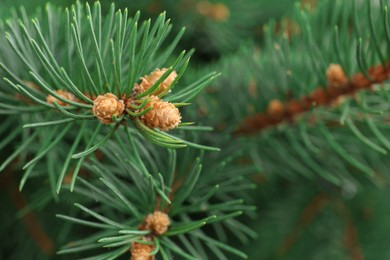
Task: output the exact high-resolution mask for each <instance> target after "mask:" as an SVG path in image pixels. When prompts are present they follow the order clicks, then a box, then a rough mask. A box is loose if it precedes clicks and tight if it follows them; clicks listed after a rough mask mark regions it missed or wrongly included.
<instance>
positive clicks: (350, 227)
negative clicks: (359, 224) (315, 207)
mask: <svg viewBox="0 0 390 260" xmlns="http://www.w3.org/2000/svg"><path fill="white" fill-rule="evenodd" d="M335 211H336V212H337V213H338V214H339V215H340V217H341V218H342V219H343V220H344V223H345V228H344V237H343V244H344V246H345V248H346V250H347V252H348V253H349V259H351V260H363V259H364V254H363V250H362V249H361V247H360V245H359V241H358V234H357V229H356V226H355V225H354V223H353V220H352V218H351V215H350V213H349V211H348V208H347V206H346V205H345V204H344V202H343V201H342V200H338V201H337V202H336V203H335Z"/></svg>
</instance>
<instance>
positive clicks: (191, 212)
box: [0, 0, 390, 259]
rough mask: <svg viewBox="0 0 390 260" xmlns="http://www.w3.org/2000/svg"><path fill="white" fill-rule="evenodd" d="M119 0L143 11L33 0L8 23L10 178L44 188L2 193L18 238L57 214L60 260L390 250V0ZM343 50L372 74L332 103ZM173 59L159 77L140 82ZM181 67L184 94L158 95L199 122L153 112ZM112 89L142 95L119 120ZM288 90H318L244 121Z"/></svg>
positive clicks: (350, 66) (3, 104)
mask: <svg viewBox="0 0 390 260" xmlns="http://www.w3.org/2000/svg"><path fill="white" fill-rule="evenodd" d="M117 2H118V3H117V5H116V6H119V7H121V8H122V7H123V8H124V7H128V8H129V9H128V10H129V11H127V9H124V10H123V11H116V10H115V7H114V5H110V4H109V2H103V3H102V4H100V3H99V2H96V3H91V2H89V4H91V6H90V5H89V4H86V5H84V4H81V3H79V2H77V3H75V4H74V5H73V6H72V7H70V8H65V9H63V8H61V7H53V6H52V5H47V6H46V7H45V9H38V11H37V12H36V13H35V14H34V12H33V10H30V8H29V6H28V5H27V6H26V8H27V10H28V11H26V9H24V8H21V9H20V10H19V11H11V12H10V13H9V14H6V15H4V16H5V17H10V18H8V19H7V20H4V21H0V31H1V32H2V33H3V34H5V37H2V38H0V74H1V76H2V78H4V80H2V81H0V114H1V117H2V119H3V120H2V122H3V123H2V124H1V125H0V135H1V136H2V140H1V142H0V151H1V152H2V153H1V154H0V156H1V158H2V159H1V165H0V171H1V172H2V173H1V174H3V175H4V176H5V177H2V176H1V177H0V178H1V179H0V181H1V183H3V180H8V179H7V178H10V179H11V180H13V178H14V177H9V176H11V174H10V173H12V175H13V173H15V175H16V176H17V177H18V178H19V177H20V183H19V190H21V189H22V188H23V193H20V194H22V195H23V194H25V195H28V196H29V197H28V200H27V201H28V204H27V206H26V207H25V208H23V209H21V208H22V207H21V206H20V205H16V209H9V208H8V206H9V205H12V204H13V203H10V202H9V199H8V200H7V196H4V194H2V196H1V197H0V199H1V200H5V201H7V203H6V205H7V210H6V211H4V213H2V214H0V221H1V222H2V223H4V225H2V226H1V227H2V229H1V232H0V233H1V235H0V238H1V239H2V240H4V241H5V242H4V244H3V246H2V247H3V248H5V249H6V251H9V250H10V248H12V247H13V245H14V244H15V243H20V241H21V239H22V238H24V237H30V236H31V237H33V238H34V235H31V234H30V233H31V231H29V230H28V228H27V232H26V230H24V229H23V228H20V225H19V226H18V227H17V228H15V229H14V230H13V232H11V233H10V232H8V231H7V230H10V229H12V226H13V225H15V223H17V222H21V223H23V222H25V218H24V216H25V215H26V214H28V213H30V212H32V213H34V212H37V211H40V213H39V216H38V218H39V220H40V221H41V222H42V221H43V226H44V229H48V230H49V231H48V233H49V235H50V237H52V239H53V240H54V244H55V245H54V246H55V249H56V250H58V251H57V253H58V255H56V256H55V258H56V259H57V258H58V259H67V258H69V257H70V258H86V259H114V258H121V259H122V258H123V259H124V258H128V255H129V253H130V251H131V247H132V245H133V244H134V243H149V244H150V243H151V244H152V245H153V249H154V250H153V252H152V255H156V258H157V259H173V258H178V259H237V258H249V259H275V258H277V259H300V258H303V257H305V258H310V259H345V258H351V259H359V257H360V258H361V256H365V257H367V258H373V259H376V258H378V259H386V258H388V250H387V244H386V241H387V240H388V239H387V237H388V228H387V227H388V210H387V208H388V207H387V202H386V198H387V193H388V180H389V178H388V173H387V172H388V168H389V165H388V161H389V160H388V156H389V150H390V141H389V140H388V138H387V135H388V134H389V126H388V116H389V113H388V111H389V105H388V104H389V101H390V98H389V93H388V90H389V83H388V77H389V73H388V72H387V71H386V73H385V74H386V75H385V77H384V78H380V79H379V80H378V79H374V80H375V82H370V80H373V79H372V78H370V77H371V76H370V75H373V74H372V71H373V70H374V69H376V70H380V69H383V68H385V69H386V70H388V66H389V65H388V64H389V53H390V52H389V50H390V31H389V14H388V5H389V1H385V0H383V1H376V0H372V1H371V0H370V1H357V0H356V1H354V0H351V1H341V0H326V1H314V2H317V3H316V4H313V6H312V7H307V6H306V5H304V4H302V3H298V1H273V2H272V3H271V2H270V1H263V0H261V1H255V0H253V1H252V0H247V1H236V0H221V1H210V2H206V1H188V0H181V1H176V2H175V3H173V2H172V1H169V0H166V1H165V0H162V1H152V0H150V1H142V3H137V2H138V1H130V2H129V3H125V2H123V1H117ZM301 2H307V1H301ZM294 3H295V7H294V8H292V6H293V4H294ZM3 4H4V5H1V3H0V6H7V8H8V7H9V5H10V3H9V2H5V3H3ZM63 4H64V6H66V5H67V4H69V3H67V2H66V1H64V2H62V3H58V5H59V6H61V5H63ZM205 7H207V8H206V9H205ZM137 9H142V16H141V12H137V11H136V10H137ZM1 10H4V9H1ZM163 11H166V13H167V15H166V14H165V12H163ZM161 12H163V13H161ZM31 14H34V16H31ZM0 15H1V14H0ZM144 16H152V17H155V18H154V19H153V20H154V21H153V22H152V20H146V21H144V22H141V20H142V19H143V18H144ZM166 16H167V17H170V18H172V20H173V22H174V23H175V25H179V26H177V27H172V26H171V25H170V20H169V19H168V20H167V19H166ZM31 17H33V19H31ZM141 17H142V19H141ZM181 26H186V30H187V33H186V34H184V29H180V28H181ZM181 38H183V39H181ZM177 46H179V47H180V48H182V49H190V51H182V52H176V47H177ZM187 46H190V47H189V48H187ZM194 46H195V47H196V48H197V54H198V55H197V56H195V57H196V59H194V60H193V61H192V62H191V63H190V62H189V59H190V57H191V56H192V55H193V53H194V50H192V49H191V48H192V47H194ZM216 58H220V59H219V60H216V61H214V59H216ZM330 64H339V65H340V66H341V67H342V69H343V70H344V71H345V73H346V74H347V76H348V78H349V80H350V82H353V83H351V84H355V83H356V82H358V80H356V78H359V77H360V81H365V80H366V79H365V78H364V77H367V78H368V81H367V82H368V83H367V84H366V85H367V86H366V88H365V89H356V91H355V90H354V91H351V92H350V93H348V95H339V97H342V98H340V99H338V100H334V101H335V102H328V103H326V104H322V103H320V102H316V100H318V99H315V98H313V96H314V95H315V93H318V91H324V92H326V93H327V91H328V90H329V88H330V87H331V86H330V85H331V84H330V82H329V79H328V78H327V76H326V71H327V69H328V68H329V65H330ZM163 67H165V68H167V71H166V72H165V73H164V75H163V76H162V77H161V78H160V79H159V80H158V81H157V82H156V83H154V84H153V86H151V87H150V88H149V89H148V90H147V91H145V92H143V93H134V92H133V88H134V86H135V85H136V84H137V83H139V79H140V77H142V76H145V75H147V74H150V73H151V72H152V71H154V70H155V69H157V68H163ZM172 71H177V73H178V77H177V78H176V79H175V80H174V81H173V83H172V84H171V85H170V86H169V89H168V90H172V91H168V90H166V91H164V92H163V93H162V94H159V97H160V98H162V99H163V100H164V101H168V102H171V103H173V104H175V106H176V107H185V108H184V109H183V110H182V111H181V113H182V114H181V115H182V116H183V118H184V119H185V120H186V121H187V122H184V123H182V124H181V125H180V126H179V127H178V128H177V129H175V130H172V131H171V132H169V133H166V132H163V131H160V130H158V129H150V128H148V127H147V126H145V125H144V124H143V123H142V121H141V120H140V119H139V118H140V116H141V115H142V113H145V110H142V109H144V108H146V103H147V101H148V97H150V96H151V95H154V94H155V93H158V92H159V91H160V90H161V89H160V83H161V82H163V81H164V80H165V79H166V78H167V77H168V76H169V75H170V73H171V72H172ZM211 71H220V72H221V74H222V76H220V77H218V78H217V76H219V73H215V72H211ZM370 73H371V74H370ZM369 74H370V75H369ZM354 80H355V81H354ZM31 83H34V84H36V85H37V86H38V87H34V85H33V84H31ZM371 83H372V86H370V87H368V85H370V84H371ZM209 85H210V87H208V86H209ZM206 87H207V88H206ZM57 90H66V91H68V92H70V93H72V94H73V95H74V96H75V97H77V100H78V101H75V100H73V101H72V100H69V99H65V98H63V97H61V96H60V95H59V94H58V93H57V92H56V91H57ZM203 90H205V91H204V92H205V93H203V94H202V95H199V94H200V93H201V92H203ZM108 92H110V93H114V94H115V95H116V96H118V97H120V98H122V99H125V98H129V97H132V98H134V100H135V101H136V102H135V103H134V104H131V105H132V107H131V108H130V109H128V110H127V111H126V113H125V115H124V116H121V117H119V118H116V117H113V118H112V119H113V121H114V123H113V124H110V125H103V124H102V123H100V122H99V121H98V120H97V119H96V117H95V116H94V115H93V114H92V111H91V110H92V105H93V97H94V96H97V95H101V94H105V93H108ZM351 94H352V95H351ZM48 95H52V96H53V97H55V98H57V100H59V101H58V103H56V102H54V103H52V104H51V103H48V102H47V101H46V98H47V97H48ZM274 100H278V101H281V102H283V103H282V104H290V103H291V102H297V103H298V104H301V105H302V104H303V103H305V102H307V101H308V100H309V101H310V102H311V103H310V107H309V108H307V109H306V110H308V111H305V113H296V114H294V115H292V116H290V117H288V118H287V120H283V121H282V122H276V121H274V122H271V123H270V124H268V125H267V124H263V125H262V124H258V125H257V126H258V129H256V127H254V128H253V129H249V130H250V131H248V132H252V133H254V134H253V135H252V136H247V135H245V134H240V132H239V131H238V130H243V129H244V130H245V129H246V130H248V128H250V127H253V126H251V125H249V124H246V122H247V119H248V118H249V119H251V118H252V119H253V118H255V119H256V118H257V119H258V118H259V117H261V116H262V115H269V107H270V103H271V102H272V101H274ZM59 102H64V103H65V104H67V105H66V106H61V105H60V104H59ZM190 102H193V103H194V104H190ZM302 106H303V105H302ZM289 113H290V112H289ZM286 114H287V113H286ZM192 122H197V125H193V123H192ZM275 122H276V123H275ZM268 123H269V122H268ZM208 125H211V126H212V127H208ZM259 125H260V127H259ZM264 126H267V127H264ZM242 132H245V131H242ZM242 132H241V133H242ZM215 147H219V148H221V151H220V149H219V148H215ZM176 148H183V149H176ZM194 148H196V149H194ZM216 151H218V152H216ZM7 176H8V177H7ZM27 180H28V182H27ZM15 181H16V180H15ZM254 182H255V183H257V184H254ZM4 183H6V182H4ZM2 186H6V185H2ZM11 186H12V187H13V188H15V186H17V185H15V183H13V185H10V187H11ZM48 187H50V188H48ZM7 194H8V195H9V197H10V198H11V200H12V199H14V198H15V192H12V190H11V189H6V195H7ZM17 194H19V193H17ZM256 208H258V209H259V210H257V212H255V209H256ZM16 210H17V211H18V213H16ZM157 210H158V211H163V212H166V213H167V214H168V215H169V218H170V221H171V225H170V227H169V229H168V231H167V232H166V233H164V234H162V235H156V234H154V233H152V231H151V230H144V229H143V227H142V226H141V225H142V224H143V223H144V221H145V217H146V216H147V215H148V214H151V213H153V212H154V211H157ZM46 213H47V214H50V216H48V215H47V214H46ZM15 214H17V217H19V218H17V219H15V218H13V216H14V215H15ZM54 214H57V218H56V219H55V220H52V219H51V217H52V216H53V215H54ZM8 234H9V235H10V238H9V239H8V238H7V235H8ZM56 234H59V235H58V236H57V235H56ZM145 238H147V240H150V241H146V242H145ZM33 240H34V239H33ZM60 246H62V247H61V248H60ZM19 248H21V250H19ZM58 248H60V249H58ZM28 250H30V251H33V253H32V254H31V255H30V256H31V257H35V256H36V257H40V258H45V257H46V256H43V255H42V254H40V253H38V252H37V251H39V250H41V251H42V248H41V247H40V246H39V244H38V243H36V241H35V243H34V241H29V242H28V243H26V246H19V247H18V249H17V250H16V251H17V252H15V253H13V254H9V253H8V252H6V251H5V253H3V252H2V251H1V250H0V252H1V253H0V258H2V257H5V258H10V257H11V258H12V257H14V258H18V257H19V258H21V256H25V255H26V252H27V251H28ZM43 254H45V252H44V253H43ZM49 255H50V253H49Z"/></svg>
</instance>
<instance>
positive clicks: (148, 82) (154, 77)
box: [134, 68, 177, 95]
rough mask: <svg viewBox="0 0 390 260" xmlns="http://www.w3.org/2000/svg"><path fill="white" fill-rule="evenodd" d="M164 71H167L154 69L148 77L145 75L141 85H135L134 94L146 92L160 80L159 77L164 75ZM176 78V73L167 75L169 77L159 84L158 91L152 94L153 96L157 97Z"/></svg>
mask: <svg viewBox="0 0 390 260" xmlns="http://www.w3.org/2000/svg"><path fill="white" fill-rule="evenodd" d="M166 71H167V69H166V68H162V69H156V70H155V71H153V72H152V73H150V74H149V75H145V76H144V77H142V78H141V83H140V84H136V85H135V87H134V91H135V92H136V93H142V92H144V91H146V90H147V89H149V88H150V87H151V86H153V85H154V83H156V82H157V81H158V80H159V79H160V78H161V76H162V75H164V73H165V72H166ZM176 77H177V73H176V71H172V72H171V74H169V76H168V77H167V78H166V79H165V80H164V81H163V82H162V83H161V84H160V89H159V90H158V91H157V92H156V93H154V95H158V94H160V93H161V92H163V91H164V90H165V89H167V88H168V87H169V86H170V85H171V84H172V82H173V81H174V80H175V78H176Z"/></svg>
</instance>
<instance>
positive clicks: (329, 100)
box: [234, 63, 390, 135]
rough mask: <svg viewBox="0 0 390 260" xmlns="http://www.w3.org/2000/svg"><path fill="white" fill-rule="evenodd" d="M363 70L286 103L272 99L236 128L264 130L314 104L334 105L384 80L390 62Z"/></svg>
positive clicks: (253, 131)
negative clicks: (343, 82) (267, 104)
mask: <svg viewBox="0 0 390 260" xmlns="http://www.w3.org/2000/svg"><path fill="white" fill-rule="evenodd" d="M367 75H368V76H369V79H367V78H366V76H364V75H363V73H357V74H355V75H354V76H353V77H352V78H351V79H350V80H348V81H347V83H346V84H343V85H341V86H337V87H335V86H333V85H332V84H330V85H328V86H327V87H324V88H323V87H318V88H317V89H315V90H314V91H313V92H312V93H311V94H309V95H307V96H303V97H301V98H300V99H298V100H291V101H289V102H287V103H285V104H282V103H281V102H279V101H275V100H274V101H273V103H272V101H271V102H270V104H269V107H268V109H267V111H266V112H263V113H258V114H256V115H254V116H250V117H247V118H246V119H244V120H243V122H242V124H241V126H240V127H239V128H238V129H237V130H236V131H235V133H234V134H235V135H251V134H256V133H258V132H261V131H262V130H264V129H266V128H269V127H272V126H276V125H279V124H281V123H284V122H292V121H293V120H294V118H296V117H297V116H299V115H300V114H302V113H305V112H307V111H309V110H311V109H313V107H319V106H331V105H334V104H335V103H337V101H338V100H339V99H340V98H342V97H345V96H352V95H354V94H355V93H356V92H358V91H360V90H367V89H371V87H372V85H374V84H380V83H383V82H384V81H385V80H387V79H388V78H389V77H390V63H387V65H386V66H383V65H377V66H373V67H371V68H370V69H368V71H367Z"/></svg>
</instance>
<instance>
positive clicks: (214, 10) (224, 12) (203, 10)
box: [196, 1, 230, 22]
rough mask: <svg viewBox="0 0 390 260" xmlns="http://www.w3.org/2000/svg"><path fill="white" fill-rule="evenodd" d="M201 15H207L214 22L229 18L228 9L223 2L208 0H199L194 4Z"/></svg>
mask: <svg viewBox="0 0 390 260" xmlns="http://www.w3.org/2000/svg"><path fill="white" fill-rule="evenodd" d="M196 8H197V10H198V12H199V13H200V14H201V15H204V16H208V17H209V18H210V19H212V20H214V21H216V22H224V21H226V20H227V19H229V16H230V10H229V8H228V7H227V6H226V5H225V4H223V3H215V4H213V3H210V2H208V1H200V2H198V4H197V6H196Z"/></svg>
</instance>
